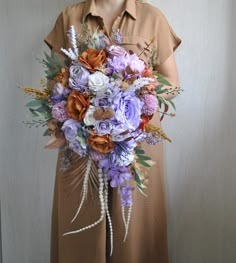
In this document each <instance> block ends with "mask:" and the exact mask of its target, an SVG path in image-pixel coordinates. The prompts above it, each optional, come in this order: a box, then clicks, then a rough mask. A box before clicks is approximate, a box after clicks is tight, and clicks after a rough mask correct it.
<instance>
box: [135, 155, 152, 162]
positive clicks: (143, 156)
mask: <svg viewBox="0 0 236 263" xmlns="http://www.w3.org/2000/svg"><path fill="white" fill-rule="evenodd" d="M138 157H139V160H141V161H148V160H152V158H151V157H148V156H145V155H139V156H138Z"/></svg>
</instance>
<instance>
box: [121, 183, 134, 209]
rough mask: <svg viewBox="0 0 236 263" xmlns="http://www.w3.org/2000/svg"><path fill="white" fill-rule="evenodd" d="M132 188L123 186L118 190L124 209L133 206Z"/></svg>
mask: <svg viewBox="0 0 236 263" xmlns="http://www.w3.org/2000/svg"><path fill="white" fill-rule="evenodd" d="M133 190H134V188H133V187H131V186H128V185H126V186H123V187H121V189H120V195H121V204H122V206H124V207H130V206H132V204H133V198H132V192H133Z"/></svg>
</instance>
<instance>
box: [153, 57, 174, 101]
mask: <svg viewBox="0 0 236 263" xmlns="http://www.w3.org/2000/svg"><path fill="white" fill-rule="evenodd" d="M155 70H157V71H158V73H160V74H162V75H163V76H164V77H165V79H166V80H167V81H168V82H170V84H171V85H172V86H163V87H162V90H165V89H167V90H168V94H166V93H162V94H159V95H158V96H161V97H162V98H164V99H167V100H172V99H173V98H175V97H176V96H177V95H178V90H179V89H178V88H177V87H179V75H178V71H177V66H176V62H175V57H174V54H172V55H171V56H170V57H169V58H168V59H167V60H166V61H165V62H164V63H163V64H161V65H160V66H156V68H155Z"/></svg>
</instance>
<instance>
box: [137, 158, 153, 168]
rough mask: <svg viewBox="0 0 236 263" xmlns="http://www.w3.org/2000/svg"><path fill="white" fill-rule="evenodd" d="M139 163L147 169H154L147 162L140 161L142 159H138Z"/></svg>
mask: <svg viewBox="0 0 236 263" xmlns="http://www.w3.org/2000/svg"><path fill="white" fill-rule="evenodd" d="M137 162H138V163H139V164H141V165H142V166H145V167H152V166H151V165H150V164H148V163H147V162H145V161H142V160H140V159H138V160H137Z"/></svg>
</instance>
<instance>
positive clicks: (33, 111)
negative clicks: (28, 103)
mask: <svg viewBox="0 0 236 263" xmlns="http://www.w3.org/2000/svg"><path fill="white" fill-rule="evenodd" d="M29 110H30V112H31V114H32V116H33V117H38V116H40V115H39V114H38V113H37V112H35V110H34V109H32V108H29Z"/></svg>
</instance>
